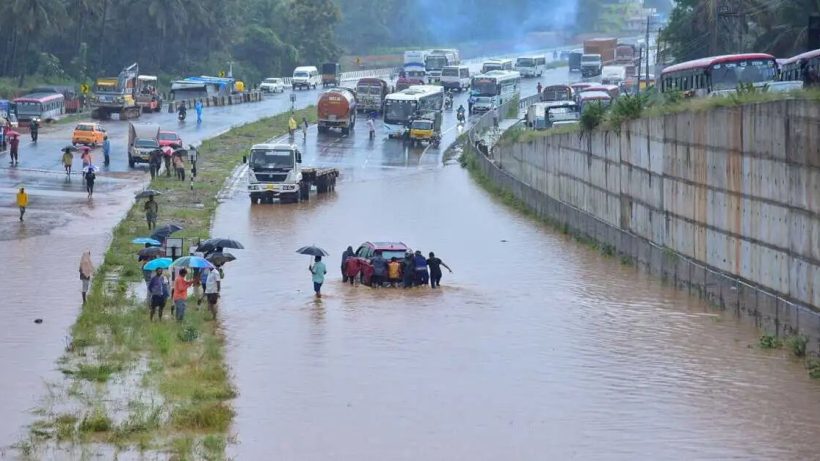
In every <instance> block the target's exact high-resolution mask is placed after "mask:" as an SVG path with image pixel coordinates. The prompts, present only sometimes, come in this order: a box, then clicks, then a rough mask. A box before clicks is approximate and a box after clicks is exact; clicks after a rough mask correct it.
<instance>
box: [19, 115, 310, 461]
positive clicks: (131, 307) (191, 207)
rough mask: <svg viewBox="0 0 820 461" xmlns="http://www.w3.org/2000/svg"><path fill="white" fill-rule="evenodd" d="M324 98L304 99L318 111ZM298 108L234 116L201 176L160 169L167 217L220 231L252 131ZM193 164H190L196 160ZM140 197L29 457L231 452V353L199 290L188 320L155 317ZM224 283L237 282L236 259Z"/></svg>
mask: <svg viewBox="0 0 820 461" xmlns="http://www.w3.org/2000/svg"><path fill="white" fill-rule="evenodd" d="M315 114H316V111H315V108H313V107H308V108H306V109H303V110H300V111H296V112H295V113H294V116H295V117H296V118H297V120H301V119H302V117H305V118H307V120H308V121H310V122H314V121H315ZM290 115H291V114H290V113H283V114H280V115H277V116H274V117H269V118H265V119H262V120H259V121H256V122H253V123H249V124H246V125H243V126H240V127H236V128H233V129H231V130H230V131H227V132H225V133H223V134H221V135H219V136H217V137H215V138H212V139H209V140H206V141H204V142H203V143H202V145H201V146H200V147H199V149H198V152H199V157H198V161H197V176H196V178H195V180H194V181H193V182H190V181H180V180H177V179H176V178H175V177H174V176H173V175H171V176H166V175H165V174H162V175H158V176H157V177H156V178H155V179H153V180H152V181H150V184H149V185H148V187H150V188H151V189H155V190H159V191H161V192H162V195H160V196H158V197H157V202H158V205H159V215H158V223H160V224H164V223H166V222H173V223H176V224H179V225H181V226H182V227H183V228H184V230H182V231H180V232H178V233H176V234H174V237H180V238H183V239H185V242H186V248H187V245H188V243H190V242H192V241H193V239H196V238H202V239H205V238H207V237H208V236H209V234H210V228H211V222H212V219H213V216H214V212H215V211H216V208H217V206H218V204H219V198H218V196H219V192H220V191H221V190H222V189H223V187H225V184H226V178H228V177H229V176H230V175H231V174H232V172H233V171H234V170H235V168H236V167H237V166H238V165H241V163H242V161H243V156H244V155H247V152H248V149H249V148H250V146H251V145H252V144H254V143H259V142H264V141H265V140H267V139H270V138H271V137H275V136H280V135H282V134H285V133H287V130H288V119H289V117H290ZM186 167H189V165H186ZM142 205H143V202H142V201H137V203H135V204H134V205H133V206H132V207H131V208H130V210H129V211H128V213H127V215H126V216H125V218H123V220H122V221H121V222H120V223H119V224H118V225H117V226H116V228H114V230H113V235H112V240H111V243H110V246H109V248H108V251H107V252H106V254H105V257H104V260H103V262H102V264H101V265H100V267H98V268H97V270H96V272H95V276H94V277H93V281H92V286H91V291H90V293H89V296H88V300H87V302H86V304H85V305H84V306H83V308H82V310H81V312H80V315H79V317H78V318H77V321H76V323H75V324H74V326H73V327H72V329H71V336H70V338H69V339H67V344H66V353H65V354H64V355H63V357H62V358H61V359H60V360H59V362H58V363H59V365H58V366H59V368H60V370H61V371H62V372H63V374H64V377H65V379H63V380H62V381H60V382H58V383H54V384H50V385H49V386H48V393H47V397H46V398H44V399H43V401H42V402H41V404H40V405H39V406H38V408H36V410H35V415H36V421H35V422H34V423H33V424H32V425H31V426H30V429H29V431H28V433H27V434H26V436H25V437H24V439H23V440H21V441H20V442H19V443H18V444H17V445H16V448H17V449H18V450H19V452H20V454H21V455H22V456H23V457H24V458H30V459H42V458H43V457H52V456H57V457H68V458H71V457H75V456H80V455H81V454H82V455H83V456H85V455H87V454H91V455H92V456H94V455H96V456H102V457H105V458H109V459H111V458H114V457H116V456H117V455H118V454H121V453H124V452H133V451H134V450H138V451H139V452H140V453H145V452H148V453H163V454H170V455H171V457H172V459H222V458H223V457H224V450H225V447H226V446H227V445H228V443H229V441H230V435H229V428H230V425H231V422H232V419H233V415H234V411H233V408H232V406H231V402H230V401H231V399H233V397H235V395H236V391H235V388H234V385H233V383H232V382H231V375H230V370H229V366H228V364H227V363H226V361H225V355H224V345H225V340H224V336H223V334H222V330H221V327H220V323H219V321H218V320H217V321H215V322H214V321H211V317H210V314H208V313H207V309H205V308H204V304H203V306H197V300H196V298H195V297H194V296H192V297H190V298H189V301H188V309H187V312H186V316H185V320H184V321H183V322H176V321H175V320H174V319H173V316H172V315H171V313H170V308H169V309H166V310H167V311H168V312H166V316H165V317H164V318H163V320H162V321H158V322H157V321H155V322H149V318H148V309H147V307H146V302H145V299H144V293H145V288H144V282H143V274H142V271H141V269H140V267H139V264H138V262H137V255H136V252H137V250H139V249H140V247H139V246H136V245H134V244H133V243H131V241H132V240H133V239H134V238H136V237H140V236H145V235H146V234H148V233H149V231H148V230H147V226H146V222H145V219H144V213H143V211H142ZM225 283H230V270H229V269H228V274H227V278H226V281H225Z"/></svg>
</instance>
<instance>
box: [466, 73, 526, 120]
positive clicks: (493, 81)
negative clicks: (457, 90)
mask: <svg viewBox="0 0 820 461" xmlns="http://www.w3.org/2000/svg"><path fill="white" fill-rule="evenodd" d="M470 87H471V88H472V90H471V92H470V113H474V112H486V111H488V110H491V109H493V108H494V107H498V106H500V105H502V104H504V103H505V102H508V101H510V100H512V99H513V98H514V97H516V96H518V95H519V93H520V92H521V74H519V73H518V72H515V71H512V70H493V71H490V72H487V73H485V74H480V75H476V76H475V77H473V81H472V82H471V83H470Z"/></svg>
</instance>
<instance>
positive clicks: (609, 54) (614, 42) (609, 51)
mask: <svg viewBox="0 0 820 461" xmlns="http://www.w3.org/2000/svg"><path fill="white" fill-rule="evenodd" d="M617 47H618V39H617V38H593V39H589V40H584V54H600V55H601V60H602V61H603V65H606V64H608V63H610V62H612V61H614V60H615V48H617Z"/></svg>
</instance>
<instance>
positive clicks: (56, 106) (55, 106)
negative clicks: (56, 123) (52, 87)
mask: <svg viewBox="0 0 820 461" xmlns="http://www.w3.org/2000/svg"><path fill="white" fill-rule="evenodd" d="M14 103H15V104H16V105H17V119H18V120H19V121H20V122H30V121H31V119H33V118H39V119H40V120H41V121H48V120H54V119H56V118H57V117H59V116H60V115H62V114H64V113H65V96H63V95H62V94H60V93H31V94H27V95H25V96H23V97H20V98H17V99H15V100H14Z"/></svg>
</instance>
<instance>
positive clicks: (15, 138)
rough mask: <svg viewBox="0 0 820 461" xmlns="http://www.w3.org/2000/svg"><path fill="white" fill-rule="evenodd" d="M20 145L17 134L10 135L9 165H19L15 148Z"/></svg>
mask: <svg viewBox="0 0 820 461" xmlns="http://www.w3.org/2000/svg"><path fill="white" fill-rule="evenodd" d="M19 146H20V138H19V136H15V135H12V136H11V138H10V139H9V154H10V156H11V162H9V164H11V165H19V164H20V162H19V161H18V160H17V158H18V157H17V148H18V147H19Z"/></svg>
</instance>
